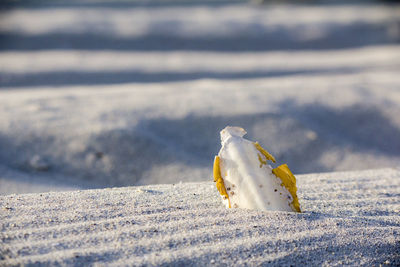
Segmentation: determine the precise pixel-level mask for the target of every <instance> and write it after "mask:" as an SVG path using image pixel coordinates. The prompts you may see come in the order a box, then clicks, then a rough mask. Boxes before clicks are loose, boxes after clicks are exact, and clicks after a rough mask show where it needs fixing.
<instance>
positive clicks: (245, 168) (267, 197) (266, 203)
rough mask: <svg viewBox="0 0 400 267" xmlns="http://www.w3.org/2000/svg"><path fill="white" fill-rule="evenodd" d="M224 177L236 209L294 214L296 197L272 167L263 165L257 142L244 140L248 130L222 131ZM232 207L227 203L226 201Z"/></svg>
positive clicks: (221, 157) (236, 128) (238, 128)
mask: <svg viewBox="0 0 400 267" xmlns="http://www.w3.org/2000/svg"><path fill="white" fill-rule="evenodd" d="M220 134H221V144H222V148H221V150H220V151H219V153H218V156H219V157H220V168H221V176H222V178H223V180H224V184H225V188H226V190H227V192H228V195H229V201H230V204H231V207H232V208H244V209H254V210H281V211H292V208H291V207H290V203H291V202H292V200H293V199H292V196H291V194H290V193H289V192H288V190H287V189H286V188H285V187H284V186H282V185H281V184H282V181H281V180H280V179H279V178H277V177H276V176H275V175H274V174H273V173H272V167H271V166H269V165H265V164H261V163H260V160H259V155H261V157H262V159H263V160H265V157H264V155H262V154H261V153H260V152H259V151H258V150H257V149H256V147H255V146H254V143H253V142H251V141H249V140H247V139H244V138H243V136H244V135H245V134H246V131H245V130H244V129H242V128H240V127H230V126H228V127H226V128H225V129H223V130H222V131H221V133H220ZM223 202H224V204H225V205H226V206H227V207H229V202H228V201H227V200H224V201H223Z"/></svg>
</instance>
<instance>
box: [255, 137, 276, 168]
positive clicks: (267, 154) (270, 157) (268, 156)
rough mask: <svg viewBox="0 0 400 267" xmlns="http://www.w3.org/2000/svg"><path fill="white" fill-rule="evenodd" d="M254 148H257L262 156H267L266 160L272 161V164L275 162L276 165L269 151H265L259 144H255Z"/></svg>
mask: <svg viewBox="0 0 400 267" xmlns="http://www.w3.org/2000/svg"><path fill="white" fill-rule="evenodd" d="M254 146H255V147H256V149H257V150H258V151H260V152H261V154H263V155H264V156H265V158H266V159H267V160H272V162H274V163H275V162H276V160H275V158H274V156H272V155H271V154H270V153H268V151H267V150H265V149H264V148H263V147H262V146H261V145H260V144H259V143H258V142H255V143H254Z"/></svg>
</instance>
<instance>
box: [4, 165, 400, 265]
mask: <svg viewBox="0 0 400 267" xmlns="http://www.w3.org/2000/svg"><path fill="white" fill-rule="evenodd" d="M298 188H299V199H300V203H301V205H302V210H303V211H304V212H303V213H301V214H299V213H288V212H261V211H248V210H238V209H230V210H228V209H225V208H224V207H223V206H222V203H221V201H220V197H219V195H218V193H217V191H216V189H215V187H214V184H213V183H212V182H201V183H180V184H175V185H151V186H144V187H125V188H114V189H102V190H87V191H72V192H59V193H42V194H25V195H8V196H1V197H0V207H1V210H0V228H1V239H0V265H1V266H3V265H17V264H40V265H43V264H46V265H56V264H61V265H65V264H67V265H88V264H95V263H97V264H99V265H102V266H103V265H107V266H113V265H126V264H128V265H143V264H145V265H150V264H151V265H184V266H188V265H189V266H190V265H195V266H205V265H215V264H217V265H228V266H232V265H238V266H240V265H243V264H248V265H256V264H270V265H272V266H288V265H297V266H304V265H313V266H316V265H318V266H320V265H324V266H337V265H352V266H379V265H380V264H383V265H384V266H386V265H391V266H396V265H397V266H398V265H399V264H400V238H399V237H400V216H399V212H400V197H399V196H400V171H399V170H396V169H380V170H374V171H358V172H336V173H324V174H310V175H299V176H298Z"/></svg>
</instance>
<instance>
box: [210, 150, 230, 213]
mask: <svg viewBox="0 0 400 267" xmlns="http://www.w3.org/2000/svg"><path fill="white" fill-rule="evenodd" d="M213 174H214V182H215V183H216V184H215V185H216V186H217V189H218V191H219V193H220V194H221V196H225V197H226V198H227V199H228V202H229V208H230V207H231V202H230V200H229V195H228V193H227V192H226V189H225V184H224V180H223V179H222V176H221V168H220V158H219V157H218V156H215V159H214V167H213Z"/></svg>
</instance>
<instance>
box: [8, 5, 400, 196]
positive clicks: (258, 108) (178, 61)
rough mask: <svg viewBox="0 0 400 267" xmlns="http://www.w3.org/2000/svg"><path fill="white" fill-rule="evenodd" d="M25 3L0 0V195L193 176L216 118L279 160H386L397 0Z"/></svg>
mask: <svg viewBox="0 0 400 267" xmlns="http://www.w3.org/2000/svg"><path fill="white" fill-rule="evenodd" d="M12 2H15V1H12ZM17 2H20V1H17ZM28 2H29V3H31V4H29V5H24V4H23V3H22V2H21V3H15V6H14V7H13V8H9V9H7V8H4V9H1V10H0V40H1V41H0V87H1V89H0V194H2V195H4V194H10V193H27V192H43V191H53V190H69V189H88V188H91V189H94V188H107V187H114V186H132V185H145V184H167V183H178V182H179V181H183V182H200V181H204V180H207V177H209V176H211V165H212V159H213V157H214V155H215V154H216V153H217V152H218V150H219V148H220V142H219V135H218V133H219V131H220V130H221V129H223V128H224V127H225V126H227V125H237V126H241V127H243V128H245V129H246V130H247V131H248V135H247V138H249V139H251V140H256V141H259V142H260V144H262V145H263V146H264V147H265V148H267V149H268V151H269V152H271V153H272V154H273V155H274V156H275V157H276V158H277V160H278V161H279V162H286V163H288V165H289V166H290V168H291V169H292V170H293V172H294V173H302V174H304V173H315V172H331V171H347V170H363V169H372V168H396V167H398V166H399V162H400V139H399V138H398V137H399V136H400V117H399V115H398V114H400V91H399V88H400V75H398V74H399V72H400V47H399V45H398V44H399V41H400V23H399V21H400V12H399V10H400V6H399V5H398V4H391V5H387V4H383V3H376V2H369V3H368V4H365V5H356V4H348V1H341V4H331V5H322V4H319V5H290V4H289V5H252V4H248V3H246V2H245V1H243V2H241V3H238V2H235V3H232V2H227V1H211V2H219V3H215V4H212V3H211V2H207V3H204V2H203V1H201V2H196V1H190V3H188V2H186V3H185V1H177V2H174V1H144V2H146V3H147V2H149V3H147V4H146V3H144V2H141V1H139V2H141V3H138V2H136V3H135V2H134V1H61V0H60V1H56V2H52V1H36V0H34V1H28ZM150 2H151V3H150ZM34 3H41V4H40V5H39V4H38V5H34ZM346 3H347V4H346ZM332 14H335V15H334V16H332Z"/></svg>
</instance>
